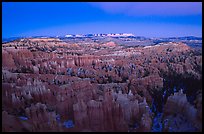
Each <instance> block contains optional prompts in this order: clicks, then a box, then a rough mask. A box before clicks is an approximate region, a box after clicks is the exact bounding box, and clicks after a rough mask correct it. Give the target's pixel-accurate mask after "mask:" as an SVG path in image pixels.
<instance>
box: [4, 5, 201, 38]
mask: <svg viewBox="0 0 204 134" xmlns="http://www.w3.org/2000/svg"><path fill="white" fill-rule="evenodd" d="M87 33H133V34H135V35H136V36H145V37H173V36H174V37H178V36H198V37H202V2H95V3H94V2H3V3H2V36H3V38H8V37H19V36H61V35H66V34H87Z"/></svg>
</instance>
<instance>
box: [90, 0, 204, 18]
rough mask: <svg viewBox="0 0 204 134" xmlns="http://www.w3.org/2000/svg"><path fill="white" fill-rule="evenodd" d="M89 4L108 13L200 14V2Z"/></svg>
mask: <svg viewBox="0 0 204 134" xmlns="http://www.w3.org/2000/svg"><path fill="white" fill-rule="evenodd" d="M90 4H91V5H92V6H95V7H97V8H100V9H102V10H104V11H105V12H108V13H112V14H118V13H122V14H126V15H133V16H148V15H155V16H186V15H201V14H202V2H96V3H90Z"/></svg>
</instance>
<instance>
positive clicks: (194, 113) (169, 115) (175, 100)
mask: <svg viewBox="0 0 204 134" xmlns="http://www.w3.org/2000/svg"><path fill="white" fill-rule="evenodd" d="M164 110H165V111H164V118H165V119H166V120H169V123H170V124H171V125H170V126H169V129H171V130H169V131H195V130H199V131H201V130H202V126H201V125H199V124H202V121H201V120H200V119H199V112H198V109H196V108H195V107H194V106H192V105H191V104H190V103H189V102H188V101H187V98H186V95H185V94H183V92H182V90H180V91H179V92H178V93H175V94H174V95H173V96H170V97H169V98H168V100H167V103H166V105H165V107H164ZM173 120H176V122H177V123H183V124H182V125H181V124H178V126H177V127H175V126H173V124H172V122H173ZM185 120H188V122H186V121H185ZM172 128H173V130H172Z"/></svg>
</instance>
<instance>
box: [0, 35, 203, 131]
mask: <svg viewBox="0 0 204 134" xmlns="http://www.w3.org/2000/svg"><path fill="white" fill-rule="evenodd" d="M89 40H90V39H84V41H83V42H81V43H80V42H73V41H66V40H62V39H59V38H25V39H18V40H14V41H10V42H7V43H3V44H2V131H4V132H13V131H17V132H45V131H49V132H55V131H58V132H78V131H80V132H107V131H109V132H188V131H191V132H200V131H202V52H200V51H198V50H197V49H195V48H192V47H190V46H188V45H187V44H185V43H183V42H160V43H158V44H156V45H148V46H125V45H121V44H118V43H116V42H114V41H105V42H104V41H103V42H97V41H93V40H92V41H89Z"/></svg>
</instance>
